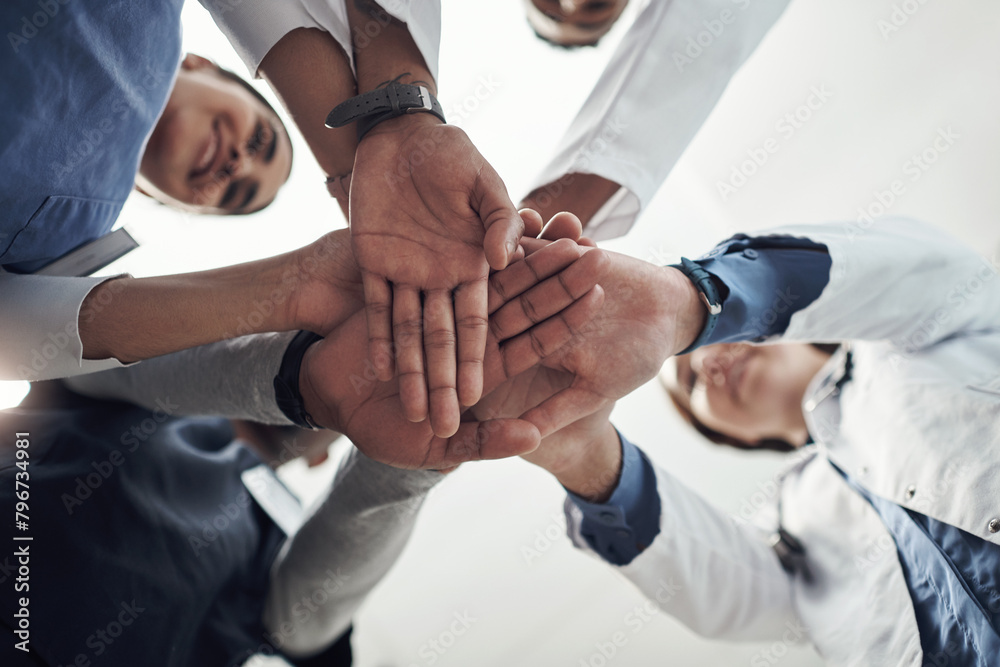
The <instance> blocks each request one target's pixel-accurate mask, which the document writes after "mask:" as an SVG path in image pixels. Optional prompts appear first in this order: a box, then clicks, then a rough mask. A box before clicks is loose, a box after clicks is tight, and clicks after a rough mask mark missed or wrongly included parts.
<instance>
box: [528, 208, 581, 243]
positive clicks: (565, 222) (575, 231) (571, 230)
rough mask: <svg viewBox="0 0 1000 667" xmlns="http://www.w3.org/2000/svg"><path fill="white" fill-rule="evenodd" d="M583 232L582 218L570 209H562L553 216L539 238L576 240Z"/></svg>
mask: <svg viewBox="0 0 1000 667" xmlns="http://www.w3.org/2000/svg"><path fill="white" fill-rule="evenodd" d="M581 234H583V223H582V222H580V218H578V217H577V216H576V215H575V214H573V213H570V212H569V211H562V212H561V213H556V214H555V215H554V216H552V219H551V220H549V223H548V224H547V225H545V228H544V229H543V230H542V233H541V234H540V235H539V237H538V238H540V239H548V240H550V241H554V240H556V239H570V240H571V241H576V240H577V239H578V238H580V235H581Z"/></svg>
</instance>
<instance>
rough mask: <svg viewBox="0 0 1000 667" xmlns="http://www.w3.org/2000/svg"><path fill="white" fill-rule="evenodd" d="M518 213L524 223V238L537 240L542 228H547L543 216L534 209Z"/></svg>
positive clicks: (522, 210) (523, 209) (526, 209)
mask: <svg viewBox="0 0 1000 667" xmlns="http://www.w3.org/2000/svg"><path fill="white" fill-rule="evenodd" d="M517 213H518V215H520V216H521V220H522V222H524V237H523V238H528V237H531V238H536V237H537V236H538V235H539V234H540V233H541V232H542V227H544V226H545V221H544V220H542V214H541V213H539V212H538V211H536V210H535V209H533V208H522V209H521V210H519V211H518V212H517Z"/></svg>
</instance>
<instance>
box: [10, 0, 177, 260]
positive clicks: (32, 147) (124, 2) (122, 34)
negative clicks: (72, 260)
mask: <svg viewBox="0 0 1000 667" xmlns="http://www.w3.org/2000/svg"><path fill="white" fill-rule="evenodd" d="M181 5H182V0H168V1H165V2H153V1H152V0H108V1H102V2H66V1H65V0H50V1H48V2H38V1H37V0H18V1H11V2H5V3H3V4H2V5H0V25H3V26H5V32H6V41H7V42H8V43H7V44H5V45H4V46H5V48H3V49H0V69H2V71H3V73H4V82H3V90H4V94H3V96H4V103H3V104H2V105H0V125H2V127H3V128H4V129H3V132H2V133H0V164H2V165H3V166H2V169H3V178H2V179H0V207H2V213H0V265H2V266H3V267H4V268H5V269H6V270H9V271H18V272H32V271H35V270H37V269H38V268H40V267H41V266H44V265H45V264H46V263H48V262H49V261H51V260H53V259H55V258H57V257H59V256H61V255H63V254H65V253H66V252H68V251H70V250H72V249H73V248H75V247H77V246H79V245H80V244H82V243H85V242H88V241H92V240H94V239H95V238H97V237H99V236H101V235H102V234H104V233H106V232H107V231H109V230H110V229H111V227H112V226H113V225H114V223H115V220H116V219H117V217H118V213H119V212H120V210H121V207H122V205H123V204H124V203H125V200H126V198H127V197H128V196H129V193H130V192H131V191H132V188H133V185H134V183H135V174H136V171H137V170H138V167H139V160H140V158H141V156H142V153H143V150H144V149H145V144H146V141H147V140H148V139H149V136H150V134H151V133H152V130H153V128H154V126H155V124H156V120H157V118H158V117H159V115H160V113H161V112H162V110H163V108H164V106H165V104H166V101H167V98H168V96H169V94H170V90H171V88H172V86H173V80H174V77H175V76H176V73H177V68H178V64H179V63H180V57H181V39H180V11H181Z"/></svg>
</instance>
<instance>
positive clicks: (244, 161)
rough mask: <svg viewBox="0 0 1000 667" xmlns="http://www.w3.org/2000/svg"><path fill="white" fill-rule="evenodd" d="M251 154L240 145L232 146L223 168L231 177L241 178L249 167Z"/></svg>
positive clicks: (251, 160) (251, 158) (251, 159)
mask: <svg viewBox="0 0 1000 667" xmlns="http://www.w3.org/2000/svg"><path fill="white" fill-rule="evenodd" d="M252 162H253V156H252V155H251V154H250V153H248V152H246V151H244V150H243V148H242V147H241V146H234V147H233V148H232V149H231V150H230V152H229V160H227V161H226V164H225V165H224V166H223V170H224V171H225V172H226V173H227V174H229V175H230V176H231V177H232V178H242V177H243V176H245V175H246V173H247V171H249V169H250V168H251V165H252Z"/></svg>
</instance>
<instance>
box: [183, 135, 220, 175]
mask: <svg viewBox="0 0 1000 667" xmlns="http://www.w3.org/2000/svg"><path fill="white" fill-rule="evenodd" d="M221 157H222V133H221V132H220V131H219V122H218V121H215V122H214V123H212V132H211V133H210V134H209V135H208V140H207V141H206V142H205V145H204V146H203V147H202V149H201V152H200V153H199V154H198V159H197V160H196V161H195V163H194V166H193V168H192V169H191V173H190V178H191V179H192V180H197V179H199V178H202V177H203V176H205V175H206V174H209V173H213V172H215V171H217V170H218V162H219V161H220V159H221Z"/></svg>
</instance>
